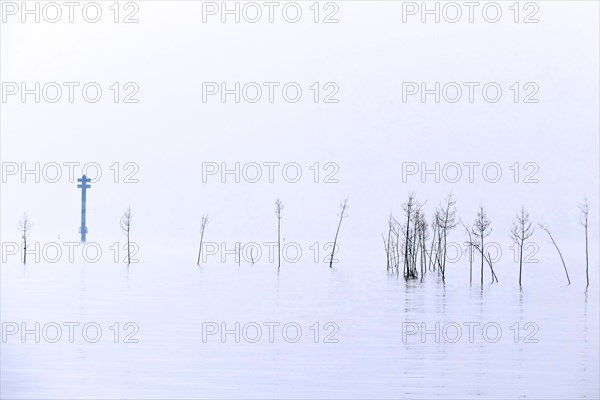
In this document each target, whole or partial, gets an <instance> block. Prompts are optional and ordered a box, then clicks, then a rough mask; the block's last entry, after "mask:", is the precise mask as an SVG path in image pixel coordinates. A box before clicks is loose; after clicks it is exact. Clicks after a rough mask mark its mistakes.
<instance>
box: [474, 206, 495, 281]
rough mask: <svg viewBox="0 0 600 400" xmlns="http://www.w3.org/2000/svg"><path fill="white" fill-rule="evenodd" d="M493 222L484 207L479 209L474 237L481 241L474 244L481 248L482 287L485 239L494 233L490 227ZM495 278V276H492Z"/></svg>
mask: <svg viewBox="0 0 600 400" xmlns="http://www.w3.org/2000/svg"><path fill="white" fill-rule="evenodd" d="M491 224H492V221H490V220H489V219H488V217H487V215H486V213H485V210H484V209H483V206H480V207H479V211H478V212H477V218H476V219H475V223H474V225H473V235H474V236H475V237H476V238H477V239H478V240H479V243H474V244H475V247H476V248H478V247H479V246H480V248H479V250H480V253H481V286H483V260H484V259H485V255H484V252H483V250H484V238H486V237H487V236H489V235H490V233H492V228H491V227H490V225H491ZM492 277H493V275H492Z"/></svg>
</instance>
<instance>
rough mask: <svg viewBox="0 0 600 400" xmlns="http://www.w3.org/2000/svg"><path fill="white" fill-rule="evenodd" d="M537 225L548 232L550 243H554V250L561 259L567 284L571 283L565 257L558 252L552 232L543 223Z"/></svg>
mask: <svg viewBox="0 0 600 400" xmlns="http://www.w3.org/2000/svg"><path fill="white" fill-rule="evenodd" d="M538 226H539V227H540V228H541V229H542V230H543V231H544V232H546V233H547V234H548V236H549V237H550V240H551V241H552V244H553V245H554V247H556V251H558V255H559V256H560V260H561V261H562V264H563V267H564V269H565V274H566V275H567V281H568V282H569V285H570V284H571V279H570V278H569V272H568V271H567V265H566V264H565V259H564V258H563V256H562V253H561V252H560V249H559V248H558V245H557V244H556V241H554V237H552V233H551V232H550V228H548V227H547V226H545V225H542V224H538Z"/></svg>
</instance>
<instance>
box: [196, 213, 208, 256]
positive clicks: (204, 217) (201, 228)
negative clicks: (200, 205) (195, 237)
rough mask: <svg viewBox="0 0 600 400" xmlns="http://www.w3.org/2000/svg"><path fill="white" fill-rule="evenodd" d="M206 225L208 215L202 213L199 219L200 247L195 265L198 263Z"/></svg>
mask: <svg viewBox="0 0 600 400" xmlns="http://www.w3.org/2000/svg"><path fill="white" fill-rule="evenodd" d="M206 225H208V215H203V216H202V220H201V221H200V248H199V249H198V263H197V265H200V257H201V256H202V241H203V240H204V230H205V229H206Z"/></svg>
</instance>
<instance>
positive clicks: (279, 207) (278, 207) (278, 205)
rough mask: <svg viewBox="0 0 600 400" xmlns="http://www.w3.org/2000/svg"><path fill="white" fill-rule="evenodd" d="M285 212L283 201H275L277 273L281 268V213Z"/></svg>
mask: <svg viewBox="0 0 600 400" xmlns="http://www.w3.org/2000/svg"><path fill="white" fill-rule="evenodd" d="M282 210H283V203H282V202H281V200H279V199H277V200H275V215H276V216H277V257H278V263H277V272H279V269H280V268H281V211H282Z"/></svg>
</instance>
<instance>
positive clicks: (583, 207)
mask: <svg viewBox="0 0 600 400" xmlns="http://www.w3.org/2000/svg"><path fill="white" fill-rule="evenodd" d="M579 211H581V214H580V216H579V217H580V218H579V222H580V223H581V226H583V228H584V229H585V279H586V282H587V283H586V285H585V287H586V288H587V287H588V286H590V275H589V261H588V228H589V223H588V214H589V206H588V201H587V198H585V199H584V201H583V204H580V205H579Z"/></svg>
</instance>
